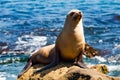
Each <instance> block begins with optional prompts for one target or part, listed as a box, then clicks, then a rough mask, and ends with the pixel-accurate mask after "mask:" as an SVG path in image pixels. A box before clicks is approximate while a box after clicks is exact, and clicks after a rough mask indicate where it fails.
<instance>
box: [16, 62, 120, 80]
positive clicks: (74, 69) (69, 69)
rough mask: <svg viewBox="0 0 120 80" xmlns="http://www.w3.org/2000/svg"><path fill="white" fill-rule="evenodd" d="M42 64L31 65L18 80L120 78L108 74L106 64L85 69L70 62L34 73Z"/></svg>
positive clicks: (118, 79)
mask: <svg viewBox="0 0 120 80" xmlns="http://www.w3.org/2000/svg"><path fill="white" fill-rule="evenodd" d="M42 66H43V65H35V66H33V67H31V68H30V69H29V70H28V71H27V72H26V73H24V74H23V75H22V76H21V77H20V78H19V79H17V80H120V77H111V76H108V75H106V74H107V73H108V68H107V66H106V65H104V64H99V65H95V66H92V67H90V68H88V69H83V68H80V67H78V66H73V65H70V64H68V63H60V64H58V65H57V66H55V67H53V68H50V69H48V70H45V71H43V72H41V73H40V74H36V75H32V73H33V71H34V70H37V69H39V68H40V67H42Z"/></svg>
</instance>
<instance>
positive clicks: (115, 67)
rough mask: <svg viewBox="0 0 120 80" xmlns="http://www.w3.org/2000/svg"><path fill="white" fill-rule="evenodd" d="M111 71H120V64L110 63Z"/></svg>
mask: <svg viewBox="0 0 120 80" xmlns="http://www.w3.org/2000/svg"><path fill="white" fill-rule="evenodd" d="M108 68H109V71H120V65H108Z"/></svg>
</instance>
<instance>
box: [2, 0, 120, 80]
mask: <svg viewBox="0 0 120 80" xmlns="http://www.w3.org/2000/svg"><path fill="white" fill-rule="evenodd" d="M71 9H79V10H81V11H82V12H83V25H84V32H85V38H86V42H87V43H89V44H90V45H92V46H93V47H95V48H98V49H100V50H101V51H103V50H106V51H107V52H106V55H104V56H103V57H95V58H93V59H89V58H86V57H84V62H85V63H86V64H88V65H95V64H98V63H104V64H106V65H108V67H109V70H110V72H109V75H111V76H119V77H120V1H119V0H68V1H67V0H0V53H1V54H0V80H16V77H17V74H18V73H19V72H20V71H21V70H22V68H23V67H24V65H25V64H26V61H27V59H28V57H29V56H30V54H31V53H32V52H33V51H35V50H36V49H38V48H40V47H42V46H46V45H49V44H53V43H55V40H56V38H57V36H58V34H59V33H60V31H61V29H62V27H63V25H64V21H65V17H66V14H67V13H68V12H69V11H70V10H71Z"/></svg>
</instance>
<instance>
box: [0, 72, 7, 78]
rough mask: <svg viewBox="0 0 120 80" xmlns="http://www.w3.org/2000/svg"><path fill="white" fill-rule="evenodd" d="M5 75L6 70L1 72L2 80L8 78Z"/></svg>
mask: <svg viewBox="0 0 120 80" xmlns="http://www.w3.org/2000/svg"><path fill="white" fill-rule="evenodd" d="M5 75H6V73H5V72H0V80H7V79H6V77H5Z"/></svg>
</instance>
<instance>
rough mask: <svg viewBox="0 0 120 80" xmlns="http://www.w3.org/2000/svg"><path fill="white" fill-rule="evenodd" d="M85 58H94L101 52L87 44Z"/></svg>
mask: <svg viewBox="0 0 120 80" xmlns="http://www.w3.org/2000/svg"><path fill="white" fill-rule="evenodd" d="M83 54H84V55H85V56H87V57H90V58H91V57H94V56H96V55H98V54H99V51H98V50H96V49H94V48H93V47H92V46H90V45H88V44H87V43H86V44H85V49H84V53H83Z"/></svg>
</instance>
